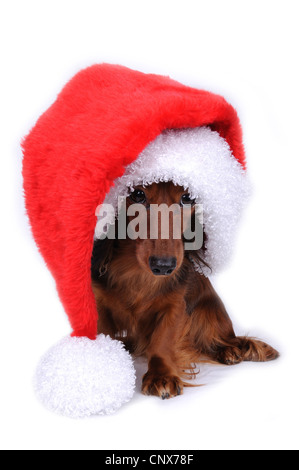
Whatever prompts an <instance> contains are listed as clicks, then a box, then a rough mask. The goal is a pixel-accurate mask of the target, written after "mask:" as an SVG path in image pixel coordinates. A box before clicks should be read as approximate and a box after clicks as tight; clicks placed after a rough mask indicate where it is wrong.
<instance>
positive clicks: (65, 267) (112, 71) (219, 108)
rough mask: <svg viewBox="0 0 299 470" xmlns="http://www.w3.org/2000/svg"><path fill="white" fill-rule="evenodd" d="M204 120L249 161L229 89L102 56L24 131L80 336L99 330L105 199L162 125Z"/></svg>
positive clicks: (53, 265) (29, 203)
mask: <svg viewBox="0 0 299 470" xmlns="http://www.w3.org/2000/svg"><path fill="white" fill-rule="evenodd" d="M202 126H208V127H209V128H211V129H212V130H213V131H217V132H218V134H219V135H220V136H221V137H222V138H224V139H225V140H226V142H227V143H228V145H229V147H230V149H231V151H232V153H233V156H234V157H235V159H236V160H237V161H238V162H239V163H240V164H241V166H242V167H243V168H244V169H245V155H244V149H243V144H242V131H241V126H240V123H239V119H238V116H237V114H236V111H235V110H234V108H233V107H232V106H231V105H230V104H228V103H227V102H226V101H225V100H224V98H222V97H221V96H218V95H215V94H212V93H209V92H206V91H202V90H197V89H194V88H190V87H187V86H184V85H182V84H180V83H178V82H176V81H173V80H171V79H170V78H168V77H163V76H158V75H148V74H144V73H141V72H137V71H133V70H130V69H128V68H125V67H122V66H114V65H107V64H103V65H95V66H92V67H89V68H87V69H85V70H83V71H81V72H80V73H78V74H77V75H76V76H75V77H74V78H73V79H72V80H71V81H70V82H69V83H68V84H67V85H66V86H65V87H64V89H63V90H62V92H61V93H60V94H59V95H58V97H57V100H56V101H55V103H54V104H53V105H52V106H51V107H50V108H49V109H48V110H47V111H46V112H45V113H44V114H43V115H42V116H41V117H40V119H39V120H38V121H37V123H36V125H35V126H34V128H33V129H32V130H31V132H30V133H29V135H28V136H27V137H26V138H25V139H24V142H23V151H24V160H23V177H24V190H25V201H26V209H27V213H28V216H29V219H30V223H31V227H32V232H33V236H34V238H35V240H36V243H37V245H38V247H39V250H40V252H41V254H42V256H43V257H44V259H45V261H46V263H47V266H48V268H49V269H50V271H51V272H52V274H53V276H54V278H55V280H56V285H57V290H58V293H59V296H60V299H61V301H62V303H63V305H64V308H65V311H66V313H67V315H68V317H69V320H70V323H71V326H72V329H73V336H79V337H80V336H86V337H88V338H90V339H95V338H96V335H97V309H96V304H95V299H94V296H93V293H92V289H91V275H90V266H91V253H92V248H93V240H94V233H95V226H96V223H97V220H96V217H95V213H96V208H97V206H99V205H100V204H101V203H103V201H104V199H105V196H106V194H107V193H108V192H109V190H110V188H111V186H112V185H113V184H114V181H115V179H116V178H119V177H121V176H122V175H123V173H124V171H125V169H126V167H127V166H128V165H129V164H131V163H132V162H133V161H134V160H136V158H137V157H138V155H139V154H140V153H141V152H142V151H143V150H144V149H145V147H146V146H147V145H148V144H149V143H150V142H152V141H153V140H154V139H155V138H156V137H157V136H158V135H159V134H161V133H162V132H163V131H164V130H166V129H185V128H197V127H202Z"/></svg>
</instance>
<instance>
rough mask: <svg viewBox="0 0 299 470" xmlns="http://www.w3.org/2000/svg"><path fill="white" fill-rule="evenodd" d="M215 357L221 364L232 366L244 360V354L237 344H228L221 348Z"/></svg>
mask: <svg viewBox="0 0 299 470" xmlns="http://www.w3.org/2000/svg"><path fill="white" fill-rule="evenodd" d="M215 358H216V360H217V361H218V362H220V363H221V364H226V365H227V366H232V365H235V364H239V363H240V362H242V361H243V354H242V350H241V349H240V348H238V347H237V346H227V347H225V348H221V349H219V350H218V351H217V353H216V354H215Z"/></svg>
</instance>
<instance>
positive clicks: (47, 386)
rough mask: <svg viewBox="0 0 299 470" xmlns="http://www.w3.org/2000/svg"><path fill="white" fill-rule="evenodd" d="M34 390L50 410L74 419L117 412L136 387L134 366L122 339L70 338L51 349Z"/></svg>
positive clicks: (37, 372) (40, 369) (45, 357)
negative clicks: (120, 340)
mask: <svg viewBox="0 0 299 470" xmlns="http://www.w3.org/2000/svg"><path fill="white" fill-rule="evenodd" d="M34 382H35V390H36V393H37V396H38V398H39V399H40V401H41V402H42V403H43V404H44V405H45V406H46V407H47V408H49V409H50V410H52V411H55V412H57V413H60V414H62V415H65V416H68V417H71V418H83V417H85V416H91V415H98V414H111V413H114V412H115V411H116V410H118V408H120V406H121V405H122V404H123V403H126V402H128V401H129V400H130V399H131V398H132V396H133V393H134V389H135V369H134V366H133V361H132V358H131V356H130V354H129V353H128V352H127V351H126V350H125V349H124V346H123V344H122V343H121V342H119V341H116V340H112V339H111V338H110V337H109V336H104V335H99V336H98V337H97V339H96V340H94V341H92V340H90V339H88V338H85V337H82V338H72V337H67V338H64V339H63V340H61V341H60V342H59V343H58V344H57V345H56V346H54V347H53V348H52V349H50V351H48V352H47V353H46V354H45V356H44V357H43V358H42V360H41V362H40V364H39V366H38V368H37V371H36V374H35V379H34Z"/></svg>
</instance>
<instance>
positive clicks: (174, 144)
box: [95, 127, 249, 276]
mask: <svg viewBox="0 0 299 470" xmlns="http://www.w3.org/2000/svg"><path fill="white" fill-rule="evenodd" d="M163 181H164V182H167V181H173V182H174V183H175V184H176V185H179V186H183V187H184V188H185V189H186V190H188V191H189V192H190V193H191V196H192V197H194V198H196V202H197V203H198V204H202V205H203V222H204V229H205V232H206V234H207V238H208V240H207V242H206V251H205V253H202V258H203V259H204V261H205V262H206V263H207V264H208V265H209V266H210V267H211V269H212V272H213V273H215V272H217V271H219V270H220V269H221V268H222V267H223V266H224V265H225V264H226V263H227V261H228V259H229V257H230V254H231V250H232V246H233V242H234V235H235V230H236V226H237V223H238V221H239V219H240V215H241V213H242V209H243V207H244V205H245V202H246V201H247V198H248V196H249V184H248V181H247V177H246V174H245V171H244V170H243V168H242V166H241V164H240V163H239V162H238V161H237V160H236V159H235V158H234V156H233V155H232V152H231V149H230V147H229V145H228V143H227V142H226V140H225V139H223V138H222V137H221V136H220V135H219V134H218V133H217V132H215V131H212V130H211V129H210V128H207V127H200V128H195V129H183V130H167V131H165V132H163V133H162V134H160V135H159V136H158V137H157V138H156V139H155V140H154V141H153V142H151V143H150V144H149V145H148V146H147V147H146V148H145V149H144V150H143V152H142V153H141V154H140V155H139V157H138V158H137V160H136V161H134V162H133V163H132V164H130V165H128V166H127V168H126V171H125V173H124V175H123V176H122V177H121V178H118V179H117V180H116V181H115V185H114V186H113V187H112V188H111V190H110V192H109V193H108V194H107V196H106V199H105V201H104V203H105V204H112V205H113V206H114V208H115V209H116V208H117V204H118V196H127V195H128V193H129V191H130V189H132V188H133V187H134V186H136V185H144V186H146V185H150V184H152V183H154V182H156V183H158V182H163ZM111 223H113V221H112V220H111ZM100 235H101V234H100V233H99V231H98V230H97V229H96V232H95V237H96V238H99V237H100ZM196 268H197V269H198V270H199V271H200V272H202V273H203V274H205V275H206V276H209V275H210V274H211V271H210V269H208V268H207V267H205V266H196Z"/></svg>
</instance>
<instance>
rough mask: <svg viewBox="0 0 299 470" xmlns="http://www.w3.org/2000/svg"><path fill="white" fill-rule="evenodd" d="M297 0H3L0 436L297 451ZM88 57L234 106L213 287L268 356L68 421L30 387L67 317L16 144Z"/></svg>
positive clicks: (81, 443) (0, 440)
mask: <svg viewBox="0 0 299 470" xmlns="http://www.w3.org/2000/svg"><path fill="white" fill-rule="evenodd" d="M297 3H298V2H296V0H294V1H292V0H283V1H277V0H270V1H268V0H251V1H246V0H245V1H242V2H240V1H238V0H226V1H225V2H224V1H222V0H220V1H218V0H214V1H213V2H208V1H205V2H204V1H201V0H186V1H185V2H182V1H177V0H163V1H161V0H151V1H147V0H143V1H133V0H125V1H122V0H120V1H115V0H109V2H107V1H102V0H97V1H96V0H84V1H83V0H51V1H50V0H43V1H40V0H26V1H22V0H10V2H4V1H2V2H1V4H0V44H1V65H2V69H1V74H0V81H1V87H0V119H1V156H0V165H1V171H0V179H1V184H0V191H1V212H2V223H1V227H2V229H1V234H0V236H1V258H0V259H1V283H0V285H1V330H2V337H1V341H0V348H1V351H0V358H1V359H0V360H1V387H0V395H1V400H0V411H1V418H0V433H1V436H0V446H1V448H3V449H156V450H158V449H289V448H293V449H294V448H296V449H298V447H299V445H298V444H299V442H298V441H299V436H298V418H299V410H298V384H299V380H298V360H297V355H298V354H297V349H298V344H299V342H298V330H299V320H298V317H299V308H298V299H297V298H298V287H297V285H298V271H297V269H298V246H297V240H298V236H299V233H298V223H297V217H298V215H297V214H298V211H297V202H298V169H299V166H298V156H299V155H298V141H297V133H298V118H297V109H298V105H299V99H298V98H299V95H298V83H299V73H298V65H297V64H298V42H299V34H298V27H297V17H298V13H297V11H296V10H297V8H296V7H297ZM99 62H110V63H120V64H123V65H126V66H129V67H131V68H135V69H139V70H141V71H144V72H153V73H160V74H165V75H170V76H171V77H172V78H174V79H177V80H179V81H182V82H184V83H186V84H190V85H192V86H196V87H199V88H205V89H208V90H210V91H213V92H216V93H220V94H223V95H224V96H225V97H226V98H227V99H228V101H230V102H231V103H232V104H233V105H234V106H235V107H236V108H237V110H238V112H239V115H240V118H241V121H242V125H243V129H244V141H245V146H246V150H247V158H248V171H249V176H250V178H251V181H252V185H253V196H252V199H251V202H250V205H249V207H248V210H247V212H246V215H245V217H244V219H243V222H242V226H241V230H240V233H239V237H238V242H237V245H236V249H235V253H234V258H233V260H232V263H231V265H230V266H229V268H228V269H227V270H226V271H225V272H224V273H223V274H221V276H219V277H218V278H217V279H216V280H215V284H216V286H217V289H218V292H219V293H220V295H221V296H222V298H223V300H224V302H225V303H226V305H227V307H228V310H229V312H230V314H231V317H232V318H233V320H234V322H235V325H236V330H237V332H238V333H240V334H244V333H248V334H250V335H256V336H259V337H261V338H263V339H264V340H267V341H269V342H270V343H271V344H272V345H273V346H275V347H276V348H277V349H279V350H280V352H281V358H280V359H279V360H278V361H276V362H273V363H269V364H241V365H239V366H235V367H233V368H228V367H224V366H219V367H218V366H217V367H212V366H205V367H203V370H202V375H201V378H200V381H201V383H205V384H206V385H205V386H204V387H200V388H195V389H188V390H187V391H186V393H185V394H184V395H183V396H181V397H178V398H175V399H172V400H168V401H162V400H161V401H159V400H158V399H157V398H154V397H150V398H149V397H144V396H142V395H141V394H140V391H139V389H137V391H136V394H135V396H134V398H133V400H132V401H131V402H130V403H129V404H127V405H125V406H124V407H123V408H121V410H120V411H119V412H118V413H117V414H115V415H113V416H109V417H95V418H91V419H85V420H79V421H73V420H69V419H67V418H64V417H60V416H56V415H54V414H52V413H50V412H48V411H46V410H45V409H44V408H43V407H42V406H41V405H40V404H39V403H38V402H37V400H36V398H35V395H34V393H33V388H32V376H33V374H34V370H35V367H36V364H37V362H38V360H39V358H40V356H41V355H42V354H43V353H44V352H45V351H46V350H47V349H48V348H49V347H51V346H52V345H53V344H54V343H55V342H57V341H58V340H60V339H61V338H62V337H63V336H65V335H67V334H69V332H70V327H69V324H68V321H67V319H66V316H65V314H64V311H63V308H62V306H61V304H60V302H59V300H58V297H57V295H56V291H55V285H54V281H53V279H52V278H51V276H50V274H49V273H48V271H47V268H46V267H45V265H44V262H43V260H42V259H41V257H40V256H39V254H38V252H37V249H36V247H35V244H34V242H33V241H32V239H31V235H30V230H29V228H28V225H27V220H26V218H25V215H24V208H23V202H22V180H21V152H20V145H19V144H20V140H21V138H22V136H23V135H25V134H26V133H27V132H28V131H29V130H30V127H31V126H33V124H34V122H35V121H36V119H37V118H38V117H39V115H40V114H41V113H42V112H43V111H44V110H45V109H46V108H47V107H48V106H49V105H50V104H51V103H52V102H53V101H54V99H55V97H56V95H57V93H58V92H59V91H60V89H61V88H62V86H63V85H64V84H65V83H66V81H67V80H68V79H69V78H71V77H72V75H73V74H74V73H76V72H77V71H78V70H79V69H81V68H82V67H85V66H88V65H91V64H93V63H99ZM45 230H47V227H45ZM141 369H142V367H141V366H140V365H138V371H139V374H138V379H139V385H140V377H141Z"/></svg>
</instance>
